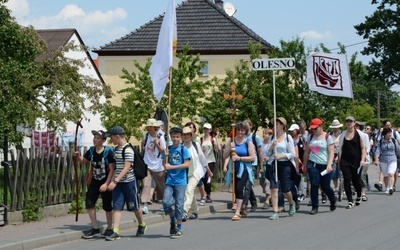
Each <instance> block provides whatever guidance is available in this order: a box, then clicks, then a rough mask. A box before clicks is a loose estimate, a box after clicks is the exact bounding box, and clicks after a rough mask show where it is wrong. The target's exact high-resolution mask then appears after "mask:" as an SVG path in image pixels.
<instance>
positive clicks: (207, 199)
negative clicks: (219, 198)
mask: <svg viewBox="0 0 400 250" xmlns="http://www.w3.org/2000/svg"><path fill="white" fill-rule="evenodd" d="M206 203H212V200H211V198H210V196H209V195H207V196H206Z"/></svg>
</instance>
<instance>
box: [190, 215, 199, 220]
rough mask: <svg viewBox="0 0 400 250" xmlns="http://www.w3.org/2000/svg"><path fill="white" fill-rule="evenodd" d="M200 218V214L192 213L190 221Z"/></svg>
mask: <svg viewBox="0 0 400 250" xmlns="http://www.w3.org/2000/svg"><path fill="white" fill-rule="evenodd" d="M198 216H199V214H198V213H192V215H190V217H189V219H191V220H195V219H197V217H198Z"/></svg>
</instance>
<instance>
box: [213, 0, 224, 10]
mask: <svg viewBox="0 0 400 250" xmlns="http://www.w3.org/2000/svg"><path fill="white" fill-rule="evenodd" d="M214 3H215V5H217V6H218V7H219V8H221V9H222V8H223V7H224V1H222V0H214Z"/></svg>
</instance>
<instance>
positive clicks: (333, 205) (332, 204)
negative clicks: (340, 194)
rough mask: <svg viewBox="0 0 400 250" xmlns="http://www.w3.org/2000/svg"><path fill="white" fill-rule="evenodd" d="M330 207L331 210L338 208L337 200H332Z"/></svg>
mask: <svg viewBox="0 0 400 250" xmlns="http://www.w3.org/2000/svg"><path fill="white" fill-rule="evenodd" d="M329 209H330V210H331V211H335V210H336V201H335V202H331V205H330V206H329Z"/></svg>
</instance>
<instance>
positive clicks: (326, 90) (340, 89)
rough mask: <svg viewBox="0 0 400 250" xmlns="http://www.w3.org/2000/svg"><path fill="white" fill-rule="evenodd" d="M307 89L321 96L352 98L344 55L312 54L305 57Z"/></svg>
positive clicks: (348, 71)
mask: <svg viewBox="0 0 400 250" xmlns="http://www.w3.org/2000/svg"><path fill="white" fill-rule="evenodd" d="M306 82H307V83H308V87H309V88H310V90H312V91H317V92H319V93H321V94H323V95H328V96H340V97H349V98H353V89H352V86H351V79H350V70H349V65H348V63H347V57H346V55H345V54H327V53H314V54H311V55H309V56H308V57H307V79H306Z"/></svg>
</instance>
